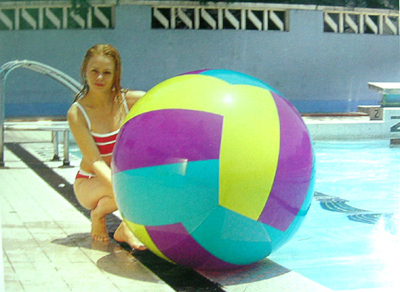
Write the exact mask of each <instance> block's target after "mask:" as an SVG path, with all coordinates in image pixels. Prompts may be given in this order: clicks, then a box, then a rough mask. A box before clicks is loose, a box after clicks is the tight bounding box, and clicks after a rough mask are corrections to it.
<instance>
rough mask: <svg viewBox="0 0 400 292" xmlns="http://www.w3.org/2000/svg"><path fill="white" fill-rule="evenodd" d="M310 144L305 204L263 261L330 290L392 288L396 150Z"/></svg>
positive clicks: (366, 144) (382, 144) (399, 247)
mask: <svg viewBox="0 0 400 292" xmlns="http://www.w3.org/2000/svg"><path fill="white" fill-rule="evenodd" d="M314 149H315V155H316V168H317V174H316V185H315V191H316V192H315V197H314V200H313V203H312V206H311V208H310V211H309V213H308V215H307V217H306V219H305V221H304V224H303V226H302V227H301V228H300V230H299V232H298V233H297V234H296V235H295V236H294V237H293V239H292V240H291V241H290V242H288V243H287V244H286V245H285V246H283V247H282V248H281V249H280V250H278V251H277V252H276V253H275V254H273V255H271V256H270V259H272V260H273V261H275V262H277V263H278V264H280V265H282V266H285V267H286V268H288V269H291V270H293V271H296V272H298V273H300V274H302V275H304V276H306V277H308V278H310V279H312V280H314V281H316V282H318V283H320V284H322V285H324V286H326V287H329V288H331V289H333V290H350V289H367V288H382V287H400V279H399V277H398V272H397V271H398V268H399V267H400V241H399V233H398V214H399V174H400V171H399V167H400V149H399V148H389V142H388V141H381V140H379V141H362V142H360V141H354V142H352V141H350V142H316V143H315V145H314Z"/></svg>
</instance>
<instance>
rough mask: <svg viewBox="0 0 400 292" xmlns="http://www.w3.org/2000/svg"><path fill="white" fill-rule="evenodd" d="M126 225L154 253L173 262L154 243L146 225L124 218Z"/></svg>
mask: <svg viewBox="0 0 400 292" xmlns="http://www.w3.org/2000/svg"><path fill="white" fill-rule="evenodd" d="M124 221H125V223H126V225H127V226H128V227H129V229H130V230H131V231H132V232H133V233H134V234H135V236H136V237H137V238H138V239H139V240H140V241H141V242H142V243H143V244H144V245H145V246H146V247H147V248H148V249H150V250H151V251H152V252H153V253H155V254H156V255H158V256H159V257H160V258H163V259H164V260H166V261H169V262H171V263H173V262H172V261H171V260H170V259H168V258H167V257H166V256H165V255H164V254H163V253H162V252H161V251H160V250H159V249H158V248H157V246H156V245H155V244H154V242H153V240H151V238H150V235H149V233H148V232H147V230H146V228H145V226H144V225H140V224H136V223H133V222H131V221H129V220H127V219H124Z"/></svg>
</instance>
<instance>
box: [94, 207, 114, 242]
mask: <svg viewBox="0 0 400 292" xmlns="http://www.w3.org/2000/svg"><path fill="white" fill-rule="evenodd" d="M90 217H91V219H92V233H91V234H92V238H93V240H95V241H109V240H110V238H109V236H108V232H107V225H106V218H105V217H99V216H97V214H96V209H94V210H92V212H91V213H90Z"/></svg>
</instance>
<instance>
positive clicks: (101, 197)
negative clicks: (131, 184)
mask: <svg viewBox="0 0 400 292" xmlns="http://www.w3.org/2000/svg"><path fill="white" fill-rule="evenodd" d="M74 191H75V195H76V198H77V199H78V201H79V203H80V204H81V205H82V206H83V207H85V208H87V209H89V210H91V213H90V217H91V220H92V232H91V234H92V238H93V239H94V240H96V241H108V240H109V236H108V231H107V226H106V215H107V214H110V213H112V212H114V211H116V210H117V205H116V203H115V200H114V195H113V191H112V189H110V188H108V187H105V186H104V184H103V182H102V181H101V180H100V179H99V178H96V177H94V178H90V179H85V178H79V179H76V180H75V183H74Z"/></svg>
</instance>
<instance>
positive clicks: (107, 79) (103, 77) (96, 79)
mask: <svg viewBox="0 0 400 292" xmlns="http://www.w3.org/2000/svg"><path fill="white" fill-rule="evenodd" d="M85 74H86V80H87V82H88V85H89V90H94V91H101V92H108V91H112V89H113V86H114V75H115V64H114V60H113V59H112V58H110V57H108V56H104V55H94V56H93V57H92V58H90V60H89V62H88V64H87V66H86V71H85Z"/></svg>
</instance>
